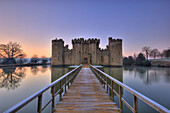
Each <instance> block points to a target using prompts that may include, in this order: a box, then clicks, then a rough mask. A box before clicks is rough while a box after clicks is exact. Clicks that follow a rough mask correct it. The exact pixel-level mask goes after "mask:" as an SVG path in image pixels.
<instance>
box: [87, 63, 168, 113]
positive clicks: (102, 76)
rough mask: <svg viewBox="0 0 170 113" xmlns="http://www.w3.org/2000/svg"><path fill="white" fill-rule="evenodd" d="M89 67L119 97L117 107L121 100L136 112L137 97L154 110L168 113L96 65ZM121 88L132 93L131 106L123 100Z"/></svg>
mask: <svg viewBox="0 0 170 113" xmlns="http://www.w3.org/2000/svg"><path fill="white" fill-rule="evenodd" d="M90 69H91V70H92V71H93V72H94V73H95V74H96V75H97V76H98V77H99V79H100V80H101V81H102V82H103V83H104V86H105V84H106V85H107V90H108V87H109V88H110V90H111V91H113V92H114V93H115V94H116V95H117V96H118V97H119V105H120V106H119V107H120V109H122V102H124V103H125V105H126V106H127V107H128V108H129V109H130V110H131V111H132V112H133V113H137V112H138V101H137V99H138V98H139V99H140V100H142V101H143V102H145V103H146V104H148V105H149V106H151V107H152V108H154V109H155V110H157V111H158V112H161V113H170V110H168V109H167V108H165V107H164V106H162V105H160V104H159V103H157V102H155V101H153V100H151V99H150V98H148V97H146V96H144V95H143V94H141V93H139V92H138V91H136V90H134V89H132V88H130V87H129V86H127V85H125V84H123V83H122V82H120V81H118V80H116V79H115V78H113V77H111V76H110V75H108V74H106V73H104V72H103V71H101V70H99V69H97V68H96V67H94V66H92V65H90ZM108 79H110V80H111V86H110V85H109V84H108ZM113 82H114V83H116V84H118V85H119V93H117V92H116V91H115V90H114V89H113ZM122 88H124V89H126V90H127V91H129V92H130V93H131V94H132V95H133V107H131V106H130V105H129V104H128V102H127V101H125V100H124V99H123V97H122V93H121V90H122Z"/></svg>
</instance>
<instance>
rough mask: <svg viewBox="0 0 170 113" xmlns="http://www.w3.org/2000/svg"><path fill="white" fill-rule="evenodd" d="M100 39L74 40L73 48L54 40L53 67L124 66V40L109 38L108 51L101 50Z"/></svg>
mask: <svg viewBox="0 0 170 113" xmlns="http://www.w3.org/2000/svg"><path fill="white" fill-rule="evenodd" d="M99 44H100V39H96V38H95V39H88V40H86V39H84V38H79V39H73V40H72V45H73V48H72V49H71V50H70V49H68V45H66V46H64V41H63V40H62V39H54V40H52V59H51V65H52V66H63V65H79V64H92V65H103V66H122V39H112V37H109V44H108V45H107V46H106V49H101V48H99Z"/></svg>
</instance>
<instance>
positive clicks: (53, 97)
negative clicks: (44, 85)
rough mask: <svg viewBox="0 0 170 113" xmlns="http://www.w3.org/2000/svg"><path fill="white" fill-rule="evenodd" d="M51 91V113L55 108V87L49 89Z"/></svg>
mask: <svg viewBox="0 0 170 113" xmlns="http://www.w3.org/2000/svg"><path fill="white" fill-rule="evenodd" d="M51 91H52V111H53V109H54V106H55V86H52V87H51Z"/></svg>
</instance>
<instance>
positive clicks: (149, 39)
mask: <svg viewBox="0 0 170 113" xmlns="http://www.w3.org/2000/svg"><path fill="white" fill-rule="evenodd" d="M169 11H170V1H168V0H164V1H160V0H149V1H134V0H127V1H124V0H123V1H118V0H114V1H111V0H108V1H104V0H98V1H96V0H92V1H90V0H86V1H77V0H72V2H70V1H68V0H62V1H60V0H58V1H46V0H41V1H40V0H36V1H29V0H25V1H21V0H13V1H10V0H6V1H0V17H1V18H0V39H1V40H0V41H1V42H0V43H1V44H6V43H8V42H9V41H12V42H18V43H20V44H21V45H22V48H23V51H24V52H25V53H26V54H27V57H29V58H30V57H32V56H33V55H34V54H37V55H38V56H39V57H41V56H43V55H45V56H46V57H51V41H52V40H53V39H55V38H61V39H63V40H64V42H65V45H69V48H70V49H71V48H72V44H71V40H72V39H74V38H81V37H83V38H85V39H88V38H98V39H100V45H99V47H100V48H106V45H107V44H108V37H112V38H116V39H117V38H121V39H122V40H123V44H122V45H123V56H130V55H131V56H133V55H134V53H136V54H138V53H139V52H141V51H142V47H144V46H149V47H151V48H152V49H154V48H157V49H158V50H159V51H161V52H162V51H163V50H164V49H168V48H169V45H170V37H169V36H170V32H169V29H170V23H169V20H170V13H169Z"/></svg>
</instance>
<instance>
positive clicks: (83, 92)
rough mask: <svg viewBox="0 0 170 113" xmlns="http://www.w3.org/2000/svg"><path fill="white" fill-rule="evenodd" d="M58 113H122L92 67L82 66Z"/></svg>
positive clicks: (60, 103) (57, 107)
mask: <svg viewBox="0 0 170 113" xmlns="http://www.w3.org/2000/svg"><path fill="white" fill-rule="evenodd" d="M55 112H56V113H58V112H59V113H120V110H119V108H118V107H117V105H116V103H114V102H113V101H112V100H111V99H110V97H109V95H108V94H107V93H106V91H105V90H104V88H103V87H102V85H101V84H100V82H99V81H98V79H97V78H96V76H95V75H94V74H93V72H92V71H91V70H90V68H82V69H81V70H80V72H79V73H78V75H77V77H76V78H75V80H74V81H73V83H72V85H71V87H70V89H69V90H68V91H67V93H66V94H65V95H64V97H63V99H62V101H60V102H59V103H58V104H57V106H56V108H55Z"/></svg>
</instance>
